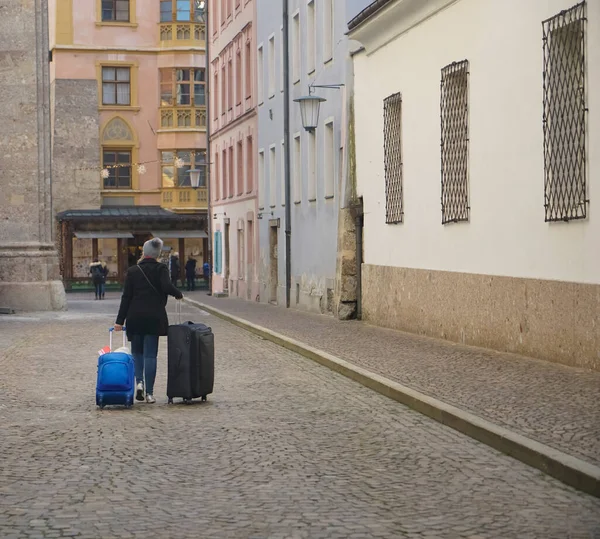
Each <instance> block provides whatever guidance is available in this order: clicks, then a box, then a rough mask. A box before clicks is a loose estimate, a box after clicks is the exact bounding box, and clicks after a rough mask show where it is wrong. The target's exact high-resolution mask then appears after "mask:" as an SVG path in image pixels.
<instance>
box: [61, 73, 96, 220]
mask: <svg viewBox="0 0 600 539" xmlns="http://www.w3.org/2000/svg"><path fill="white" fill-rule="evenodd" d="M52 96H53V103H52V119H53V132H52V177H53V182H52V202H53V204H52V205H53V212H54V215H56V213H58V212H61V211H64V210H75V209H78V210H81V209H90V208H99V207H100V204H101V196H100V188H101V185H102V179H101V176H100V168H101V156H100V119H99V113H98V83H97V82H96V81H95V80H66V79H57V80H55V81H54V82H53V88H52ZM86 169H93V170H86Z"/></svg>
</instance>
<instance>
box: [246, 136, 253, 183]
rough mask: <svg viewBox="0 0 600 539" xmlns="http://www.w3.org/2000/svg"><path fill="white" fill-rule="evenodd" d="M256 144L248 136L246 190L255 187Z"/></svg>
mask: <svg viewBox="0 0 600 539" xmlns="http://www.w3.org/2000/svg"><path fill="white" fill-rule="evenodd" d="M253 146H254V144H253V142H252V137H247V138H246V192H247V193H251V192H252V190H253V189H254V148H253Z"/></svg>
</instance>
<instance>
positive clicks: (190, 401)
mask: <svg viewBox="0 0 600 539" xmlns="http://www.w3.org/2000/svg"><path fill="white" fill-rule="evenodd" d="M183 404H192V399H183Z"/></svg>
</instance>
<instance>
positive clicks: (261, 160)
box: [258, 149, 265, 210]
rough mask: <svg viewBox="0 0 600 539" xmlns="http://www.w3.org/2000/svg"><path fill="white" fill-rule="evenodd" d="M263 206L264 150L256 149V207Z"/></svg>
mask: <svg viewBox="0 0 600 539" xmlns="http://www.w3.org/2000/svg"><path fill="white" fill-rule="evenodd" d="M264 208H265V151H264V150H263V149H261V150H259V151H258V209H259V210H264Z"/></svg>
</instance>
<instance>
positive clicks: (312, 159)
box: [308, 131, 317, 202]
mask: <svg viewBox="0 0 600 539" xmlns="http://www.w3.org/2000/svg"><path fill="white" fill-rule="evenodd" d="M315 200H317V135H316V132H315V131H310V132H309V133H308V201H309V202H314V201H315Z"/></svg>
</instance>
